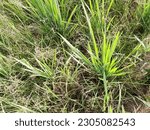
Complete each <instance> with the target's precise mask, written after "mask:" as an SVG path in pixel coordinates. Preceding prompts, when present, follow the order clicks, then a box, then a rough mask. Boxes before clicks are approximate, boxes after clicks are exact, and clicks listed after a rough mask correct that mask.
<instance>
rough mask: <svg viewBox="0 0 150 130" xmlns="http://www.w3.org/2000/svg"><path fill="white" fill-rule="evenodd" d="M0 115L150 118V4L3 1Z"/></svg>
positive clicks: (135, 0)
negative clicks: (144, 114) (149, 115)
mask: <svg viewBox="0 0 150 130" xmlns="http://www.w3.org/2000/svg"><path fill="white" fill-rule="evenodd" d="M0 112H39V113H50V112H52V113H53V112H79V113H80V112H83V113H85V112H96V113H97V112H98V113H99V112H106V113H107V112H114V113H124V112H133V113H137V112H139V113H140V112H148V113H149V112H150V0H0Z"/></svg>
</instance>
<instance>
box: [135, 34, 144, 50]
mask: <svg viewBox="0 0 150 130" xmlns="http://www.w3.org/2000/svg"><path fill="white" fill-rule="evenodd" d="M134 37H135V38H136V40H137V41H138V42H139V43H140V44H141V45H142V46H143V47H144V49H146V46H145V45H144V43H143V41H141V40H140V39H139V38H138V37H137V36H136V35H134Z"/></svg>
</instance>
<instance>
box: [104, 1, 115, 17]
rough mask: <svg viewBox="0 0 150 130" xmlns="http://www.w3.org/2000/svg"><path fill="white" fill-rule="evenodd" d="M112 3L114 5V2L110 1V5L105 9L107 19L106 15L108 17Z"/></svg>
mask: <svg viewBox="0 0 150 130" xmlns="http://www.w3.org/2000/svg"><path fill="white" fill-rule="evenodd" d="M113 3H114V0H111V2H110V4H109V7H108V9H107V13H106V18H107V17H108V15H109V11H110V9H111V7H112V5H113Z"/></svg>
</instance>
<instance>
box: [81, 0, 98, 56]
mask: <svg viewBox="0 0 150 130" xmlns="http://www.w3.org/2000/svg"><path fill="white" fill-rule="evenodd" d="M81 2H82V7H83V10H84V13H85V16H86V20H87V23H88V26H89V31H90V35H91V38H92V41H93V45H94V50H95V55H96V57H97V58H99V50H98V47H97V43H96V40H95V37H94V32H93V29H92V26H91V22H90V19H89V16H88V14H87V11H86V9H85V6H84V3H83V0H81Z"/></svg>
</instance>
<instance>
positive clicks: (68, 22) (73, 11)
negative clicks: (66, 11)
mask: <svg viewBox="0 0 150 130" xmlns="http://www.w3.org/2000/svg"><path fill="white" fill-rule="evenodd" d="M77 7H78V5H76V6H75V7H74V9H73V10H72V12H71V14H70V16H69V18H68V21H67V24H66V27H65V29H67V28H68V26H69V24H70V22H71V19H72V17H73V15H74V14H75V11H76V9H77Z"/></svg>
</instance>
